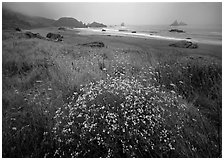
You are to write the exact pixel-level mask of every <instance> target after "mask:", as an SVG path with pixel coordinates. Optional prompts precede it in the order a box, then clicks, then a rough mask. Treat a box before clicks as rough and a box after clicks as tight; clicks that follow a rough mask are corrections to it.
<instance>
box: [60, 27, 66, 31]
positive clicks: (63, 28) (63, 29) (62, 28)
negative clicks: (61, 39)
mask: <svg viewBox="0 0 224 160" xmlns="http://www.w3.org/2000/svg"><path fill="white" fill-rule="evenodd" d="M58 30H61V31H66V28H65V27H59V28H58Z"/></svg>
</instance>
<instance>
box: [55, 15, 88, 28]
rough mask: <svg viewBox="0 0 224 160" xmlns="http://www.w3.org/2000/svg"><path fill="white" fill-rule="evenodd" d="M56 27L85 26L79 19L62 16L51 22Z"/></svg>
mask: <svg viewBox="0 0 224 160" xmlns="http://www.w3.org/2000/svg"><path fill="white" fill-rule="evenodd" d="M53 25H54V26H56V27H62V26H63V27H72V28H86V25H85V24H83V23H82V22H81V21H78V20H76V19H75V18H71V17H62V18H60V19H59V20H57V21H56V22H54V24H53Z"/></svg>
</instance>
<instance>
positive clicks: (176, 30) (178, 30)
mask: <svg viewBox="0 0 224 160" xmlns="http://www.w3.org/2000/svg"><path fill="white" fill-rule="evenodd" d="M169 32H177V33H185V31H184V30H181V29H170V30H169Z"/></svg>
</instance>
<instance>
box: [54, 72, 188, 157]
mask: <svg viewBox="0 0 224 160" xmlns="http://www.w3.org/2000/svg"><path fill="white" fill-rule="evenodd" d="M81 91H82V92H83V94H80V95H78V94H77V93H76V92H75V93H74V94H73V95H72V97H71V101H70V102H69V103H68V104H65V105H64V106H63V107H61V108H59V109H58V110H57V111H56V114H55V117H54V118H55V120H56V123H55V126H54V128H53V134H54V138H55V140H56V141H57V143H58V146H59V148H58V149H57V150H56V151H55V156H56V157H57V156H60V157H158V156H161V155H162V156H166V154H167V153H172V151H173V150H175V142H176V140H175V139H176V138H177V137H176V135H177V133H178V132H180V130H181V129H182V127H183V121H182V120H181V119H182V118H181V117H182V116H184V114H183V113H184V110H185V108H186V106H185V105H184V104H180V103H179V100H178V99H179V97H178V96H177V95H175V94H173V93H167V92H164V91H161V90H160V89H159V88H156V87H154V86H150V85H149V86H148V87H144V86H143V85H142V84H141V83H140V82H139V81H138V80H136V79H135V78H122V77H110V76H108V77H107V79H105V80H100V81H98V82H96V83H89V84H88V85H85V86H83V87H82V88H81ZM170 121H173V123H172V126H171V125H170V123H169V122H170ZM174 135H175V136H174Z"/></svg>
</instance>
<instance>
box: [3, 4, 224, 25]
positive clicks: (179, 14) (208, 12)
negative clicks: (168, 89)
mask: <svg viewBox="0 0 224 160" xmlns="http://www.w3.org/2000/svg"><path fill="white" fill-rule="evenodd" d="M3 6H4V7H5V6H7V7H8V8H10V9H12V10H14V11H17V12H22V13H24V14H27V15H32V16H42V17H46V18H53V19H59V18H60V17H74V18H76V19H78V20H80V21H83V22H85V23H89V22H93V21H97V22H102V23H104V24H107V25H110V24H120V23H121V22H124V23H125V24H134V25H147V24H149V25H150V24H158V25H159V24H170V23H172V22H173V21H174V20H176V19H177V20H181V21H183V22H186V23H187V24H199V25H206V24H216V25H217V24H221V23H222V4H221V2H215V3H204V2H199V3H195V2H186V3H183V2H181V3H170V2H166V3H164V2H161V3H153V2H144V3H133V2H132V3H127V2H126V3H124V2H123V3H121V2H116V3H102V2H95V3H92V2H91V3H90V2H86V3H81V2H75V3H59V2H57V3H56V2H54V3H53V2H48V3H35V2H31V3H22V2H20V3H3Z"/></svg>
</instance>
